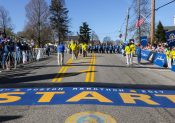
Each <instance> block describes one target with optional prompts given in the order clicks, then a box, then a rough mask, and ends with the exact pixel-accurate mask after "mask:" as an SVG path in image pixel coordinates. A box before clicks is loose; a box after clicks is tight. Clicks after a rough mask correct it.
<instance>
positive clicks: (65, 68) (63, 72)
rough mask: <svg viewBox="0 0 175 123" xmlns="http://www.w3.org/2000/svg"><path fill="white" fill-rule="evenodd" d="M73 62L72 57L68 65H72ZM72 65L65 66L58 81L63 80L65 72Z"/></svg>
mask: <svg viewBox="0 0 175 123" xmlns="http://www.w3.org/2000/svg"><path fill="white" fill-rule="evenodd" d="M71 63H72V59H70V60H69V61H68V63H67V65H70V64H71ZM70 67H71V66H66V67H64V70H63V71H62V73H61V75H60V77H59V78H57V80H56V82H61V81H62V79H63V76H64V74H65V73H66V71H67V70H68V69H69V68H70Z"/></svg>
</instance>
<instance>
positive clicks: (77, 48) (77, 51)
mask: <svg viewBox="0 0 175 123" xmlns="http://www.w3.org/2000/svg"><path fill="white" fill-rule="evenodd" d="M79 51H80V46H79V44H78V43H76V46H75V59H78V55H79Z"/></svg>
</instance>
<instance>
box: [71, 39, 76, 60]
mask: <svg viewBox="0 0 175 123" xmlns="http://www.w3.org/2000/svg"><path fill="white" fill-rule="evenodd" d="M70 48H71V50H72V60H74V59H75V53H76V43H75V42H72V43H71V45H70Z"/></svg>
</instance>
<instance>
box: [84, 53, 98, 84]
mask: <svg viewBox="0 0 175 123" xmlns="http://www.w3.org/2000/svg"><path fill="white" fill-rule="evenodd" d="M95 63H96V56H95V54H93V55H92V59H91V60H90V66H89V67H88V70H87V74H86V78H85V82H94V81H95Z"/></svg>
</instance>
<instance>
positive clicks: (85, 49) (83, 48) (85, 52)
mask: <svg viewBox="0 0 175 123" xmlns="http://www.w3.org/2000/svg"><path fill="white" fill-rule="evenodd" d="M82 51H83V57H87V44H86V43H83V44H82Z"/></svg>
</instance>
